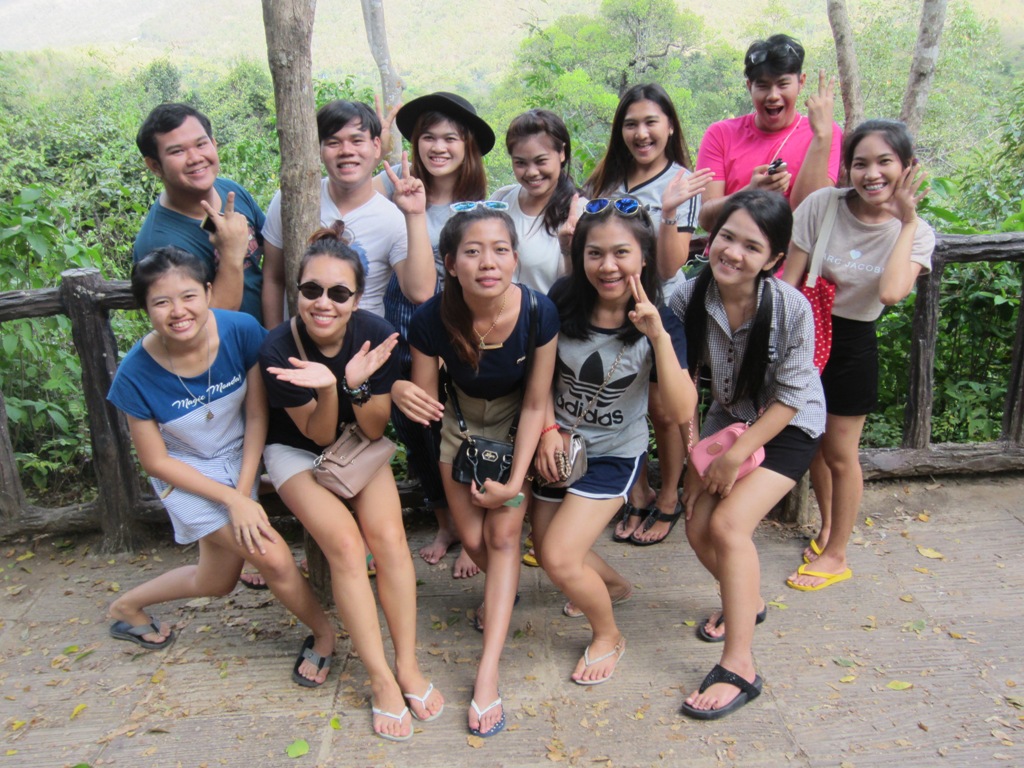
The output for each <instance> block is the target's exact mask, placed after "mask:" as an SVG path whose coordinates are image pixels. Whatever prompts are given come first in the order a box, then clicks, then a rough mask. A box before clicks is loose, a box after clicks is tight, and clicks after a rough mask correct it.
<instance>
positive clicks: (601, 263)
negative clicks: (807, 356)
mask: <svg viewBox="0 0 1024 768" xmlns="http://www.w3.org/2000/svg"><path fill="white" fill-rule="evenodd" d="M655 242H656V238H655V230H654V227H653V225H652V224H651V220H650V217H649V216H648V215H647V212H646V211H645V210H644V208H643V206H642V205H641V203H640V202H639V201H638V200H637V199H636V198H632V197H619V198H614V199H611V200H609V199H606V198H598V199H595V200H591V201H590V202H588V203H587V205H586V207H585V209H584V212H583V214H582V215H581V216H580V220H579V222H578V223H577V225H576V231H575V233H574V235H573V241H572V270H571V272H570V273H569V275H568V276H567V277H565V278H563V279H562V280H560V281H559V282H558V283H556V284H555V287H554V288H553V289H552V291H551V296H552V298H553V299H554V301H555V303H556V305H557V306H558V313H559V317H560V319H561V327H562V332H561V336H560V339H559V343H558V359H557V374H556V378H555V385H554V394H553V397H552V398H550V399H549V400H548V417H547V419H546V421H548V422H549V423H551V424H558V425H560V426H562V427H566V428H571V429H573V430H574V431H576V432H577V433H579V434H580V435H581V436H582V437H583V440H584V444H585V446H586V454H587V471H586V474H584V475H583V476H582V477H581V478H580V479H579V480H577V481H575V482H574V483H573V484H572V486H571V487H569V488H567V489H566V488H549V487H546V486H544V485H543V484H542V483H539V482H535V484H534V488H533V493H534V510H533V517H532V519H533V537H534V539H533V540H534V547H535V548H536V550H537V558H538V560H539V561H540V564H541V566H542V567H543V568H544V570H545V571H546V572H547V574H548V576H550V578H551V580H552V581H553V582H554V583H555V584H556V585H557V586H558V588H559V589H560V590H562V592H564V593H565V595H566V596H567V597H568V598H569V602H568V603H566V605H565V608H564V609H563V612H564V613H565V614H566V615H567V616H570V617H575V616H585V617H586V619H587V621H588V622H589V623H590V626H591V629H592V633H593V634H592V637H591V640H590V643H589V644H588V645H587V647H586V650H585V651H584V653H583V657H582V658H581V659H580V661H579V663H578V664H577V665H576V668H575V670H574V671H573V672H572V676H571V677H572V680H573V681H575V682H576V683H578V684H579V685H597V684H599V683H603V682H606V681H607V680H609V679H610V678H611V677H612V674H613V673H614V671H615V667H616V665H617V664H618V661H619V659H621V658H622V655H623V654H624V653H625V651H626V639H625V637H623V635H622V634H621V633H620V632H619V628H618V626H617V625H616V623H615V617H614V614H613V611H612V606H613V604H615V603H621V602H623V601H625V600H627V599H629V597H630V596H631V595H632V592H633V587H632V585H631V584H630V582H629V580H628V579H626V578H625V577H624V576H622V575H621V574H619V573H618V572H617V571H616V570H615V569H614V568H612V567H611V566H610V565H608V563H606V562H605V561H604V560H603V559H601V557H600V556H599V555H598V554H597V553H595V552H594V551H593V549H592V547H593V545H594V542H595V541H596V540H597V537H598V536H599V535H601V532H602V531H603V530H604V529H605V527H606V526H607V525H608V522H609V521H610V520H611V519H612V517H613V516H614V515H615V513H616V511H617V510H618V509H619V507H620V506H621V505H622V503H623V502H624V501H625V499H626V497H627V495H628V493H629V489H630V487H631V486H632V485H633V483H634V482H635V479H636V476H637V474H638V473H639V471H640V469H641V466H642V458H643V455H644V453H645V451H646V449H647V422H646V420H645V419H644V414H645V413H646V412H647V398H648V386H649V384H650V382H651V381H653V380H655V379H657V380H658V381H660V382H661V383H662V385H663V387H662V391H663V392H664V397H665V412H666V414H667V415H668V417H669V418H670V419H671V420H672V424H673V425H675V426H676V428H678V426H679V425H680V424H683V423H685V422H686V421H688V420H689V418H690V416H691V415H692V414H693V409H694V407H695V406H696V403H697V392H696V390H695V389H694V386H693V382H691V381H690V380H689V379H688V378H687V376H686V375H685V373H684V372H683V370H682V368H681V367H680V365H679V360H678V357H677V354H676V350H675V346H674V344H673V340H672V338H671V336H670V334H669V331H667V330H666V328H665V326H664V325H663V324H662V319H661V318H662V313H661V310H660V307H661V303H662V302H661V287H660V285H659V281H658V276H657V271H656V269H655V265H654V260H655V258H656V255H655V254H656V245H655ZM565 448H566V446H565V445H564V438H563V434H562V432H561V431H559V430H558V429H552V430H548V429H545V430H544V434H543V435H542V437H541V443H540V446H539V448H538V451H537V459H536V464H537V469H538V471H539V472H540V474H541V476H542V477H543V478H544V479H545V480H547V481H549V482H557V481H559V480H560V479H561V473H560V471H559V468H558V460H557V457H556V452H558V451H564V450H565Z"/></svg>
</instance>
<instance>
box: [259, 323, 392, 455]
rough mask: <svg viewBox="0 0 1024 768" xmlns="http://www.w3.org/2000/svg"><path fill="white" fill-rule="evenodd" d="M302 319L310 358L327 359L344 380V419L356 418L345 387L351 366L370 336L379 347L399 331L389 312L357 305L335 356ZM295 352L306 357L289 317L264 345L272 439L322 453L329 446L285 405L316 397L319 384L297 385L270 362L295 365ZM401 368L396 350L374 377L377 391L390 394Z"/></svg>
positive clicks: (340, 396)
mask: <svg viewBox="0 0 1024 768" xmlns="http://www.w3.org/2000/svg"><path fill="white" fill-rule="evenodd" d="M296 322H297V323H298V329H299V338H301V339H302V346H303V347H304V348H305V350H306V357H307V358H308V359H309V361H310V362H313V363H323V364H324V365H326V366H327V367H328V368H329V369H330V370H331V372H332V373H333V374H334V376H335V377H336V378H337V380H338V420H339V421H340V422H342V423H345V422H351V421H353V420H354V419H355V412H354V411H353V410H352V401H351V400H349V398H348V395H346V394H345V393H344V392H342V390H341V380H342V379H343V378H344V376H345V366H346V365H347V364H348V361H349V360H351V359H352V356H353V355H354V354H355V353H356V352H358V351H359V348H360V347H361V346H362V345H363V343H364V342H366V341H367V340H369V342H370V349H373V348H374V347H376V346H377V345H378V344H380V343H381V342H382V341H384V340H385V339H386V338H387V337H388V336H390V335H391V334H392V333H394V332H395V329H394V328H393V327H392V325H391V324H390V323H389V322H388V321H387V320H384V319H383V318H380V317H377V316H376V315H374V314H371V313H370V312H365V311H363V310H356V311H355V312H353V313H352V317H351V319H350V320H349V321H348V327H347V328H346V329H345V338H344V340H343V341H342V344H341V350H340V351H339V352H338V354H337V355H335V356H334V357H325V356H324V354H323V353H322V352H321V351H320V348H319V347H317V345H316V344H314V343H313V341H312V339H310V338H309V334H307V333H306V327H305V325H303V323H302V320H301V319H297V320H296ZM289 357H297V358H301V357H302V356H301V355H300V354H299V350H298V348H297V347H296V346H295V339H293V338H292V329H291V323H290V322H284V323H282V324H281V325H279V326H277V328H275V329H274V330H272V331H271V332H270V334H269V335H268V336H267V338H266V340H265V341H264V342H263V346H262V347H260V371H261V373H262V374H263V383H264V385H265V386H266V389H267V402H268V403H269V405H270V425H269V428H268V430H267V445H273V444H274V443H282V444H283V445H290V446H291V447H293V448H301V449H302V450H304V451H310V452H311V453H320V452H321V451H322V450H323V448H324V446H320V445H317V444H316V443H314V442H313V441H312V440H310V439H309V438H308V437H306V436H305V435H303V434H302V432H300V431H299V428H298V427H297V426H295V422H294V421H292V418H291V416H289V415H288V413H287V412H286V411H285V408H297V407H299V406H302V405H305V404H306V403H308V402H309V401H311V400H315V399H316V390H313V389H306V388H304V387H297V386H295V385H294V384H289V383H288V382H284V381H281V380H279V379H278V378H277V377H276V376H274V375H272V374H269V373H267V368H268V367H275V368H291V367H292V366H291V363H289V362H288V358H289ZM398 368H399V366H398V360H397V358H396V357H395V355H394V354H393V353H392V355H391V357H390V358H388V360H387V362H385V363H384V365H382V366H381V367H380V369H379V370H378V371H377V372H376V373H374V374H373V375H372V376H371V377H370V392H371V393H372V394H374V395H384V394H390V392H391V385H392V384H394V383H395V380H396V379H397V378H398V373H399V370H398ZM335 434H337V431H336V432H335Z"/></svg>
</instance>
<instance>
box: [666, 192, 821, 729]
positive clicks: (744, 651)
mask: <svg viewBox="0 0 1024 768" xmlns="http://www.w3.org/2000/svg"><path fill="white" fill-rule="evenodd" d="M792 227H793V214H792V212H791V211H790V210H789V204H788V203H787V202H786V200H785V198H783V197H782V195H779V194H777V193H774V192H762V191H745V192H739V193H737V194H735V195H733V196H732V197H730V198H729V200H728V201H727V202H726V204H725V205H724V206H722V211H721V214H720V216H719V219H718V223H717V225H716V226H715V227H714V229H712V230H711V234H710V236H709V243H710V245H709V262H708V265H707V266H706V267H705V268H704V269H702V270H701V271H700V273H699V274H698V275H697V276H696V277H695V278H693V279H692V280H687V281H686V282H684V283H683V284H682V285H680V286H679V288H678V289H677V290H676V292H675V294H673V296H672V300H671V306H672V311H673V312H674V313H675V314H676V315H677V316H678V317H679V318H680V319H681V320H682V321H683V324H684V326H685V328H686V337H687V339H686V341H687V344H686V349H687V356H688V361H687V363H688V367H689V370H690V375H691V376H694V377H696V376H697V372H698V371H700V370H701V369H702V368H707V369H708V370H709V371H710V377H711V394H712V398H713V401H712V403H711V407H710V408H709V409H708V413H707V416H706V418H705V419H704V424H703V426H702V428H701V437H704V438H707V437H710V436H712V435H715V434H716V433H717V432H719V431H720V430H722V429H724V428H726V427H729V426H733V425H735V424H736V422H746V423H747V424H748V425H749V428H747V429H746V430H745V431H743V432H742V433H741V434H740V435H739V436H738V437H737V438H736V440H735V442H733V443H732V444H731V445H728V443H724V445H725V446H726V447H725V449H724V450H722V447H721V445H722V444H720V445H719V450H718V452H717V453H716V452H715V451H714V450H713V449H709V450H708V451H707V455H708V456H709V458H710V461H709V462H708V464H707V465H706V466H705V467H704V471H703V474H701V473H700V472H699V471H698V469H697V464H696V463H695V459H696V457H697V456H699V455H701V454H702V451H701V450H700V447H699V446H698V448H696V449H694V450H692V451H691V461H690V464H689V466H688V467H687V470H686V481H685V484H684V487H683V501H684V503H685V504H686V535H687V538H688V539H689V540H690V545H691V546H692V547H693V551H694V552H695V553H696V555H697V557H698V559H699V560H700V561H701V564H702V565H703V566H704V567H705V568H707V569H708V571H710V573H711V575H712V576H714V577H715V579H716V580H717V581H718V583H719V586H720V588H721V592H722V608H721V610H720V611H718V612H717V613H714V614H712V615H711V617H710V618H708V620H707V621H706V622H704V623H703V624H701V625H700V626H699V627H698V628H697V636H698V637H699V638H700V639H701V640H704V641H705V642H709V643H716V642H724V648H723V649H722V656H721V659H720V661H719V663H718V664H716V665H715V666H714V668H713V669H712V670H711V672H710V673H709V674H708V675H707V676H706V677H705V678H704V681H703V682H702V683H701V685H700V687H699V688H698V689H697V690H696V691H694V692H692V693H691V694H690V695H689V696H688V697H687V698H686V701H685V702H684V703H683V707H682V713H683V714H684V715H687V716H688V717H693V718H696V719H700V720H715V719H717V718H720V717H724V716H725V715H727V714H729V713H730V712H733V711H735V710H736V709H738V708H740V707H742V706H743V705H744V704H746V703H747V702H748V701H751V700H752V699H754V698H756V697H757V696H758V695H760V693H761V678H760V677H759V676H758V675H757V673H756V671H755V669H754V657H753V643H754V627H755V625H756V624H760V623H761V622H763V621H764V620H765V614H766V611H767V607H766V605H765V603H764V601H763V599H762V598H761V594H760V579H761V573H760V565H759V562H758V556H757V547H756V546H755V545H754V539H753V536H754V531H755V530H756V528H757V526H758V524H759V523H760V522H761V520H762V519H763V518H764V517H765V515H767V514H768V512H769V511H771V509H772V507H774V506H775V505H776V504H777V503H778V502H779V501H780V500H781V499H782V498H783V497H784V496H785V495H786V494H787V493H789V491H790V490H791V489H792V488H793V487H794V486H795V485H796V482H797V481H798V480H799V479H800V478H801V477H802V476H803V474H804V472H806V471H807V468H808V467H809V466H810V463H811V459H812V458H813V457H814V454H815V452H816V451H817V448H818V441H819V440H820V438H821V433H822V432H823V431H824V428H825V400H824V395H823V394H822V390H821V381H820V379H819V378H818V372H817V369H816V368H815V367H814V362H813V355H814V320H813V318H812V316H811V309H810V306H809V305H808V303H807V300H806V299H805V298H804V297H803V294H801V293H800V292H799V291H798V290H796V289H795V288H793V287H792V286H790V285H787V284H786V283H783V282H782V281H781V280H779V279H778V278H776V277H773V276H772V275H773V273H774V272H775V271H776V270H777V269H778V267H779V264H780V262H781V261H782V260H783V259H785V257H786V249H787V247H788V246H789V238H790V233H791V231H792ZM693 439H696V436H694V438H693ZM755 453H760V454H761V455H762V456H763V460H762V461H761V463H760V465H758V464H757V463H756V461H754V460H752V459H751V457H752V456H754V454H755ZM741 470H743V471H742V472H741Z"/></svg>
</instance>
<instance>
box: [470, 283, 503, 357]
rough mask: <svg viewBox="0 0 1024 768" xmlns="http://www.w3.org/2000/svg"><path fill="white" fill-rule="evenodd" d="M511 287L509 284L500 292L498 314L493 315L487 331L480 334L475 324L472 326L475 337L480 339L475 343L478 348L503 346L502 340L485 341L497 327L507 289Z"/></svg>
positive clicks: (485, 348)
mask: <svg viewBox="0 0 1024 768" xmlns="http://www.w3.org/2000/svg"><path fill="white" fill-rule="evenodd" d="M511 287H512V286H509V287H508V288H506V289H505V293H504V294H502V297H501V306H500V307H499V308H498V314H497V315H495V317H494V322H493V323H491V327H490V328H488V329H487V333H485V334H483V335H482V336H481V335H480V332H479V331H477V329H476V326H474V327H473V333H475V334H476V337H477V339H479V340H480V343H479V344H478V345H477V347H478V348H480V349H482V350H488V349H501V348H502V347H503V346H505V342H503V341H499V342H498V343H497V344H488V343H487V337H488V336H490V335H491V331H493V330H494V329H495V327H497V325H498V321H499V320H501V313H502V312H504V311H505V302H506V301H508V291H509V288H511Z"/></svg>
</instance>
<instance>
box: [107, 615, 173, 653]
mask: <svg viewBox="0 0 1024 768" xmlns="http://www.w3.org/2000/svg"><path fill="white" fill-rule="evenodd" d="M151 633H152V634H154V635H159V634H160V620H159V619H158V618H157V617H156V616H154V615H152V614H150V615H149V624H140V625H138V626H137V627H133V626H132V625H131V624H129V623H128V622H127V621H115V622H114V623H113V624H111V625H110V636H111V637H112V638H114V639H115V640H127V641H128V642H129V643H135V644H136V645H141V646H142V647H143V648H145V649H146V650H149V651H162V650H163V649H164V648H166V647H167V646H169V645H171V644H173V643H174V640H175V638H176V637H177V636H176V635H175V634H174V630H171V633H170V634H169V635H167V637H165V638H164V639H163V642H160V643H151V642H150V641H149V640H143V639H142V636H143V635H148V634H151Z"/></svg>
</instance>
